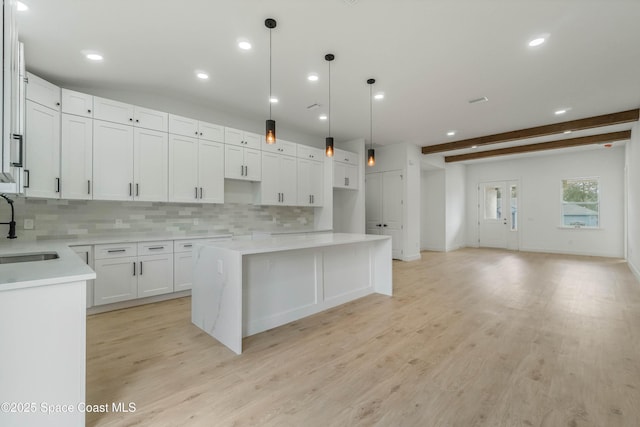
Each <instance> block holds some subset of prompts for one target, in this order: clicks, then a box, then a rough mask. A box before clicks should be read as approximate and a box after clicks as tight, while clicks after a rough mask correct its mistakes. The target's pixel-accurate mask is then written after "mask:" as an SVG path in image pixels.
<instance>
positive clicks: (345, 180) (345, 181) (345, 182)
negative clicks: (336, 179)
mask: <svg viewBox="0 0 640 427" xmlns="http://www.w3.org/2000/svg"><path fill="white" fill-rule="evenodd" d="M344 185H345V187H346V186H347V185H349V184H347V177H346V176H345V177H344Z"/></svg>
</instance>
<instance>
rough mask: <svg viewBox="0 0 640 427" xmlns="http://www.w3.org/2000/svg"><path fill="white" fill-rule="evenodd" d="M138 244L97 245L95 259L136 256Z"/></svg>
mask: <svg viewBox="0 0 640 427" xmlns="http://www.w3.org/2000/svg"><path fill="white" fill-rule="evenodd" d="M137 254H138V245H137V244H136V243H120V244H108V245H96V246H95V253H94V258H95V259H108V258H122V257H130V256H136V255H137Z"/></svg>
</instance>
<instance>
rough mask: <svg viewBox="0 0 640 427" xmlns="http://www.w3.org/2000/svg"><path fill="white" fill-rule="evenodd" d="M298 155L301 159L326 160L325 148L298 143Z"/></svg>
mask: <svg viewBox="0 0 640 427" xmlns="http://www.w3.org/2000/svg"><path fill="white" fill-rule="evenodd" d="M297 156H298V158H299V159H307V160H315V161H317V162H320V161H323V160H324V158H325V153H324V150H322V149H320V148H315V147H309V146H308V145H300V144H298V149H297Z"/></svg>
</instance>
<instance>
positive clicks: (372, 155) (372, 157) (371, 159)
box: [367, 79, 376, 166]
mask: <svg viewBox="0 0 640 427" xmlns="http://www.w3.org/2000/svg"><path fill="white" fill-rule="evenodd" d="M375 82H376V79H369V80H367V84H368V85H369V143H370V146H369V147H370V148H369V149H368V150H367V165H368V166H375V164H376V151H375V150H374V149H373V84H374V83H375Z"/></svg>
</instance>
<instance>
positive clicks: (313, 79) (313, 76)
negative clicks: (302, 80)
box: [307, 73, 319, 82]
mask: <svg viewBox="0 0 640 427" xmlns="http://www.w3.org/2000/svg"><path fill="white" fill-rule="evenodd" d="M318 78H319V77H318V75H317V74H316V73H311V74H309V75H308V76H307V80H309V81H310V82H317V81H318Z"/></svg>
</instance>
